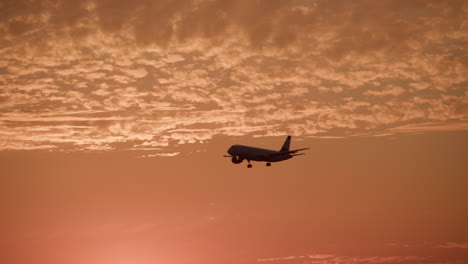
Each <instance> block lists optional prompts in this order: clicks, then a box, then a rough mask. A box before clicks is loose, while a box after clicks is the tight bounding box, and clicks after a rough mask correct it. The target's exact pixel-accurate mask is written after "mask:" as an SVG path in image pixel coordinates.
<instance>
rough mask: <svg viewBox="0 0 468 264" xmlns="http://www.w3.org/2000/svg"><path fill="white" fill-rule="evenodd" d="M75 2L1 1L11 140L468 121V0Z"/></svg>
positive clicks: (320, 130)
mask: <svg viewBox="0 0 468 264" xmlns="http://www.w3.org/2000/svg"><path fill="white" fill-rule="evenodd" d="M72 2H73V1H72ZM72 2H70V1H60V0H56V1H46V2H44V1H34V0H33V1H25V0H24V1H23V0H19V1H3V2H2V3H1V4H2V8H0V9H1V11H0V12H1V13H0V31H2V33H4V34H0V43H2V47H4V48H2V49H0V54H1V55H0V87H1V89H0V122H1V123H0V141H1V142H2V143H3V146H7V145H9V146H16V147H15V148H20V147H18V146H25V148H27V146H33V147H39V148H48V147H50V148H51V149H52V148H53V149H60V148H62V147H64V144H65V145H67V147H68V148H74V147H76V148H77V149H84V148H87V149H93V148H95V149H113V148H129V149H151V148H153V149H156V148H167V147H170V146H171V145H173V144H184V143H195V142H206V141H208V140H210V139H211V138H212V137H213V136H215V135H231V136H232V135H235V136H242V135H252V136H261V135H285V134H288V133H289V134H293V135H297V136H301V135H304V136H320V137H342V136H350V135H357V134H367V135H391V134H395V133H408V132H409V131H416V130H417V131H434V130H437V129H439V130H466V129H467V128H466V126H464V125H461V124H462V123H463V122H464V121H465V120H466V119H467V118H468V108H467V107H466V102H467V101H468V99H467V98H468V94H467V93H466V82H467V78H466V70H467V67H468V64H467V56H466V54H468V53H467V52H465V51H466V49H467V48H466V47H467V45H466V38H465V37H466V33H464V32H466V31H467V28H466V27H467V25H468V23H467V21H466V12H467V10H468V6H467V3H466V1H458V0H447V1H420V0H416V1H410V2H408V1H407V2H400V1H390V0H383V1H370V0H359V1H352V2H350V1H299V0H296V1H276V0H275V1H271V0H270V1H266V0H255V1H247V0H237V1H234V0H228V1H224V0H223V1H221V0H215V1H195V0H193V1H191V0H176V1H172V0H171V1H168V0H163V1H155V2H148V1H143V0H136V1H128V0H118V1H108V0H88V1H82V2H73V3H72ZM428 124H430V125H428ZM455 124H457V125H455ZM145 144H146V145H145ZM10 148H12V147H10Z"/></svg>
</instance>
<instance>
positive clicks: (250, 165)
mask: <svg viewBox="0 0 468 264" xmlns="http://www.w3.org/2000/svg"><path fill="white" fill-rule="evenodd" d="M248 162H249V164H247V168H249V169H250V168H252V164H250V160H248ZM266 166H267V167H270V166H271V163H270V162H267V164H266Z"/></svg>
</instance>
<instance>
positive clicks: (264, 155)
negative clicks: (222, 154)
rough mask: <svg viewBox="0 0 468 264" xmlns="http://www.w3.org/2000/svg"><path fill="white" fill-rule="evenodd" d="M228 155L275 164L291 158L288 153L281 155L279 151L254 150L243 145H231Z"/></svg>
mask: <svg viewBox="0 0 468 264" xmlns="http://www.w3.org/2000/svg"><path fill="white" fill-rule="evenodd" d="M227 152H228V153H229V154H230V155H232V156H234V157H239V158H241V159H246V160H254V161H266V162H277V161H283V160H287V159H290V158H292V157H293V156H291V155H290V154H289V153H285V154H283V155H282V154H281V152H280V151H275V150H270V149H262V148H254V147H249V146H243V145H233V146H231V147H230V148H229V149H228V151H227Z"/></svg>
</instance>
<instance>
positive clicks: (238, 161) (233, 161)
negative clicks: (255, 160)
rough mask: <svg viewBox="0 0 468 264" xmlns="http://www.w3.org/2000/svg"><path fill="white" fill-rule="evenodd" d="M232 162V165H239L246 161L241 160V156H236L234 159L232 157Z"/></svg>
mask: <svg viewBox="0 0 468 264" xmlns="http://www.w3.org/2000/svg"><path fill="white" fill-rule="evenodd" d="M231 161H232V163H234V164H239V163H241V162H242V161H244V159H243V158H241V157H239V156H234V157H232V159H231Z"/></svg>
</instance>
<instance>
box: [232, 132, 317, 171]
mask: <svg viewBox="0 0 468 264" xmlns="http://www.w3.org/2000/svg"><path fill="white" fill-rule="evenodd" d="M290 144H291V136H288V137H287V138H286V141H284V144H283V147H282V148H281V149H280V151H276V150H269V149H262V148H254V147H249V146H243V145H233V146H231V147H230V148H229V149H228V151H227V152H228V153H229V154H230V155H224V157H227V158H231V161H232V163H234V164H239V163H242V161H244V160H247V162H248V163H249V164H248V165H247V168H252V164H250V161H265V162H266V163H267V164H266V166H267V167H269V166H271V163H270V162H278V161H283V160H287V159H290V158H292V157H294V156H299V155H305V153H298V154H296V152H298V151H301V150H306V149H309V148H301V149H295V150H289V145H290Z"/></svg>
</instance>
